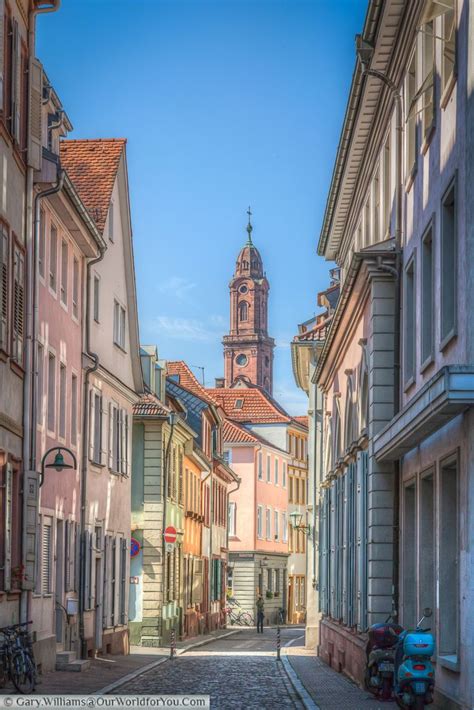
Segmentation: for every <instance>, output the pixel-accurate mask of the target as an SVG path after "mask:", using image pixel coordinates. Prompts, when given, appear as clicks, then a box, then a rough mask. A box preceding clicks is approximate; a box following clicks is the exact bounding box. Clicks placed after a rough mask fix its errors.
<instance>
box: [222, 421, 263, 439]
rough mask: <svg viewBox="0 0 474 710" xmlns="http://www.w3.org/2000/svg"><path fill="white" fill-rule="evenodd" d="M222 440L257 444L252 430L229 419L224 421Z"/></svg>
mask: <svg viewBox="0 0 474 710" xmlns="http://www.w3.org/2000/svg"><path fill="white" fill-rule="evenodd" d="M223 436H224V441H225V442H226V443H228V444H230V443H232V444H247V443H248V444H257V443H258V439H257V437H256V436H254V435H253V434H252V432H250V431H248V429H245V428H244V427H243V426H239V424H237V423H236V422H231V421H230V419H226V420H225V421H224V429H223Z"/></svg>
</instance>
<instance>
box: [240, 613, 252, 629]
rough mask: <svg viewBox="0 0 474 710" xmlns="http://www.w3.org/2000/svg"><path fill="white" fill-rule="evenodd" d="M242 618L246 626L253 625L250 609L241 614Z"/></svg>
mask: <svg viewBox="0 0 474 710" xmlns="http://www.w3.org/2000/svg"><path fill="white" fill-rule="evenodd" d="M240 620H241V622H242V624H243V625H244V626H253V618H252V615H251V614H249V613H248V611H244V612H242V614H241V615H240Z"/></svg>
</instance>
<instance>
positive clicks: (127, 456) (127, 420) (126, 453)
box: [125, 412, 131, 478]
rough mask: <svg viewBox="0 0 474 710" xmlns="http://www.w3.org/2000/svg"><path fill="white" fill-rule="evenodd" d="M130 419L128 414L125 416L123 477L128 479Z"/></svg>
mask: <svg viewBox="0 0 474 710" xmlns="http://www.w3.org/2000/svg"><path fill="white" fill-rule="evenodd" d="M129 441H130V417H129V414H128V412H127V413H126V414H125V475H126V476H127V477H128V478H130V475H131V461H130V447H129Z"/></svg>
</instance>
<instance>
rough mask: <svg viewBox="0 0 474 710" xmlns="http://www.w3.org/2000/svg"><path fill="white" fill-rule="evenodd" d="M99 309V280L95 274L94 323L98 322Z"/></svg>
mask: <svg viewBox="0 0 474 710" xmlns="http://www.w3.org/2000/svg"><path fill="white" fill-rule="evenodd" d="M99 308H100V279H99V277H98V276H97V274H96V275H95V276H94V320H95V322H96V323H99V322H100V319H99V313H100V311H99Z"/></svg>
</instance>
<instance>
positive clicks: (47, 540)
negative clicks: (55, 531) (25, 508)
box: [41, 519, 51, 594]
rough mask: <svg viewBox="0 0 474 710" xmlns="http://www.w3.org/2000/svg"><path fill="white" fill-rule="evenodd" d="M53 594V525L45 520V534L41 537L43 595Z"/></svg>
mask: <svg viewBox="0 0 474 710" xmlns="http://www.w3.org/2000/svg"><path fill="white" fill-rule="evenodd" d="M50 592H51V523H45V521H44V519H43V534H42V536H41V593H42V594H49V593H50Z"/></svg>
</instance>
